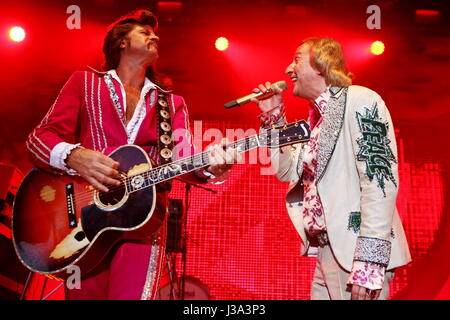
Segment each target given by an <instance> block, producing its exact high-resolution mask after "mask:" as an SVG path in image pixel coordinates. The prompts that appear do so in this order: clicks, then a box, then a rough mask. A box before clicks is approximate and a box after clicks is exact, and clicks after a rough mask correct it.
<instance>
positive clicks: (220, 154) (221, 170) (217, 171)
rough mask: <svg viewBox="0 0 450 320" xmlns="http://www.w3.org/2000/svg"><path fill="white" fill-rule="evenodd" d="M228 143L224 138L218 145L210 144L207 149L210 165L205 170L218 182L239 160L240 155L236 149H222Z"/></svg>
mask: <svg viewBox="0 0 450 320" xmlns="http://www.w3.org/2000/svg"><path fill="white" fill-rule="evenodd" d="M229 143H230V142H229V141H228V139H227V138H224V139H222V141H221V143H220V144H211V145H209V146H208V147H207V150H209V154H208V157H209V162H210V164H211V165H209V166H208V167H207V168H206V170H207V171H208V172H210V173H211V174H213V175H214V176H215V177H216V178H217V179H219V180H222V179H221V178H222V177H223V176H224V175H226V174H227V173H228V171H229V170H230V169H231V167H232V166H233V164H234V163H236V162H239V161H240V160H241V155H240V154H239V152H238V151H237V150H236V149H234V148H226V149H224V147H225V146H226V145H227V144H229Z"/></svg>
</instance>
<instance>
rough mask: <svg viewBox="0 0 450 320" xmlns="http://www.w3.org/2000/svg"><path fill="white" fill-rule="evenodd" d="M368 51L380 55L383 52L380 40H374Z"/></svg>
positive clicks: (382, 44)
mask: <svg viewBox="0 0 450 320" xmlns="http://www.w3.org/2000/svg"><path fill="white" fill-rule="evenodd" d="M370 52H372V53H373V54H374V55H377V56H378V55H380V54H382V53H383V52H384V43H383V42H381V41H375V42H373V43H372V45H371V46H370Z"/></svg>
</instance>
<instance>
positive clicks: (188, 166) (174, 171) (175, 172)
mask: <svg viewBox="0 0 450 320" xmlns="http://www.w3.org/2000/svg"><path fill="white" fill-rule="evenodd" d="M265 136H267V134H266V133H261V134H259V135H256V134H255V135H253V136H250V137H246V138H244V139H241V140H238V141H235V142H232V143H229V144H227V145H225V146H224V149H225V150H226V149H229V148H234V149H236V150H237V151H238V152H239V153H244V152H247V151H249V150H252V149H255V148H257V147H259V146H260V140H261V138H262V137H265ZM208 154H209V151H204V152H201V153H198V154H195V155H193V156H190V157H186V158H182V159H179V160H176V161H173V162H171V163H169V164H167V165H163V166H160V167H157V168H153V169H150V170H148V171H146V172H144V173H141V174H139V175H136V176H131V177H128V178H127V187H128V191H129V192H134V191H138V190H141V189H144V188H147V187H150V186H152V185H155V184H158V183H161V182H164V181H167V180H170V179H173V178H175V177H178V176H181V175H183V174H186V173H188V172H191V171H194V170H197V169H201V168H204V167H207V166H209V165H210V161H209V157H208ZM137 176H140V177H142V178H143V179H140V178H138V179H137V181H139V183H136V182H133V179H134V178H135V177H137ZM134 181H136V179H135V180H134Z"/></svg>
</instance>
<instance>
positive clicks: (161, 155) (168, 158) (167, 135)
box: [104, 74, 173, 192]
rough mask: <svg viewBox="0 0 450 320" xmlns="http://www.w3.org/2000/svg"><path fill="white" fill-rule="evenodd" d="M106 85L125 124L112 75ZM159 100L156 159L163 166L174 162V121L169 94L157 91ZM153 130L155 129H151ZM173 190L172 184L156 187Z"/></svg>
mask: <svg viewBox="0 0 450 320" xmlns="http://www.w3.org/2000/svg"><path fill="white" fill-rule="evenodd" d="M104 79H105V82H106V85H107V86H108V89H109V93H110V96H111V99H112V101H113V104H114V106H115V107H116V109H117V112H118V114H119V117H120V119H121V120H122V122H123V123H125V115H124V113H123V111H122V107H121V106H120V102H119V96H118V95H117V92H116V88H115V87H114V83H113V81H112V77H111V75H110V74H105V76H104ZM157 93H158V99H157V101H156V104H155V108H156V130H157V133H158V159H156V162H157V165H158V166H162V165H165V164H168V163H170V162H172V149H173V138H172V119H171V115H170V105H169V102H168V98H167V94H166V93H165V92H163V91H162V90H157ZM150 130H153V128H150ZM171 188H172V182H170V181H167V182H162V183H159V184H157V185H156V190H157V191H161V192H164V191H170V190H171Z"/></svg>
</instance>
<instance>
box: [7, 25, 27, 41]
mask: <svg viewBox="0 0 450 320" xmlns="http://www.w3.org/2000/svg"><path fill="white" fill-rule="evenodd" d="M8 35H9V38H10V39H11V41H14V42H22V41H23V40H24V39H25V30H24V29H23V28H22V27H18V26H15V27H12V28H11V29H9V32H8Z"/></svg>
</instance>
